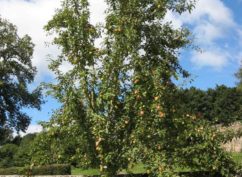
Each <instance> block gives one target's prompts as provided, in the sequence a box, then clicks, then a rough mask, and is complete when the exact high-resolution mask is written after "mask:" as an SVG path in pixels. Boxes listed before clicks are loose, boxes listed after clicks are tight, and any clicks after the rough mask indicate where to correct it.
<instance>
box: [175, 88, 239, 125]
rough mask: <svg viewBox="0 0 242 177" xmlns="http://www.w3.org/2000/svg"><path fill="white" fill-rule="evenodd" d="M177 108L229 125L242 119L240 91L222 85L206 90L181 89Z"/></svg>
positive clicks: (212, 122) (216, 122)
mask: <svg viewBox="0 0 242 177" xmlns="http://www.w3.org/2000/svg"><path fill="white" fill-rule="evenodd" d="M177 101H179V102H180V105H179V107H180V108H179V109H181V110H183V111H184V112H185V113H187V114H193V115H196V116H197V117H200V118H203V119H206V120H208V121H209V122H211V124H223V125H226V126H227V125H229V124H231V123H234V122H236V121H240V120H242V107H241V105H242V91H241V90H238V89H237V88H235V87H234V88H230V87H226V86H224V85H221V86H216V87H215V88H214V89H208V90H206V91H204V90H200V89H197V88H194V87H192V88H189V89H181V90H180V91H179V95H178V97H177Z"/></svg>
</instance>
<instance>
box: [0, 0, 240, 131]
mask: <svg viewBox="0 0 242 177" xmlns="http://www.w3.org/2000/svg"><path fill="white" fill-rule="evenodd" d="M90 4H91V13H92V16H91V21H92V23H97V22H103V19H104V10H105V7H106V6H105V3H104V2H103V0H90ZM59 6H60V0H31V1H26V0H0V14H1V16H2V17H3V18H6V19H8V20H9V21H10V22H12V23H14V24H16V26H17V27H18V31H19V35H24V34H28V35H30V36H31V37H32V39H33V42H34V43H35V44H36V47H35V53H34V56H33V64H34V65H35V66H36V67H37V68H38V74H37V77H36V81H35V83H34V84H32V85H31V86H30V89H31V88H34V87H36V86H37V85H38V84H39V83H41V82H52V81H54V75H53V73H51V72H50V71H49V70H48V64H49V60H48V57H47V55H51V56H52V57H55V56H57V55H58V53H59V51H58V48H57V47H56V46H49V47H47V46H46V42H47V43H48V42H50V41H51V40H52V37H50V36H46V34H45V32H44V31H43V26H44V25H45V24H46V23H47V21H48V20H50V19H51V17H52V16H53V14H54V12H55V9H56V8H58V7H59ZM241 9H242V0H198V2H197V5H196V8H195V9H194V11H193V12H192V14H187V13H186V14H183V15H182V16H179V15H177V14H174V13H171V12H168V14H167V16H166V20H167V21H172V22H173V25H174V27H175V28H179V27H181V26H187V27H189V28H190V29H191V31H192V33H193V35H194V37H195V39H194V44H195V45H197V46H199V48H200V49H201V51H202V52H197V51H194V50H183V51H182V54H181V57H180V62H181V64H182V66H183V67H184V68H185V69H187V70H188V71H189V72H190V73H191V75H192V77H191V78H192V79H193V80H194V81H193V82H192V83H191V84H188V85H186V86H195V87H198V88H201V89H207V88H214V87H215V86H216V85H221V84H224V85H227V86H231V87H233V86H234V85H235V82H236V80H235V77H234V73H235V72H236V71H237V70H238V68H239V66H240V61H241V59H242V18H241V17H242V11H241ZM70 67H71V66H70V64H65V65H63V67H62V70H63V71H67V70H68V69H70ZM46 101H47V102H46V104H44V105H43V106H42V110H41V111H37V110H32V109H31V110H25V111H26V112H27V113H28V114H29V115H30V116H32V117H33V121H32V125H31V126H30V128H29V130H28V132H33V131H39V130H40V127H39V126H37V125H36V124H37V122H38V121H42V120H48V119H49V117H50V116H51V113H52V110H54V109H56V108H58V106H59V104H58V103H57V102H56V101H55V100H54V99H53V98H50V97H46Z"/></svg>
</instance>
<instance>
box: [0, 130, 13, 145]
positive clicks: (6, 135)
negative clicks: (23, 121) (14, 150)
mask: <svg viewBox="0 0 242 177" xmlns="http://www.w3.org/2000/svg"><path fill="white" fill-rule="evenodd" d="M12 139H13V132H12V130H10V129H9V128H4V127H2V128H0V146H2V145H3V144H6V143H9V142H10V141H11V140H12Z"/></svg>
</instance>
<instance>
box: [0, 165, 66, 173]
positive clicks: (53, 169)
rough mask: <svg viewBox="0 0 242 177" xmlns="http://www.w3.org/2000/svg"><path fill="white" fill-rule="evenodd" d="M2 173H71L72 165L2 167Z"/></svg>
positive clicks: (0, 170) (0, 171)
mask: <svg viewBox="0 0 242 177" xmlns="http://www.w3.org/2000/svg"><path fill="white" fill-rule="evenodd" d="M0 175H27V176H30V175H71V166H70V165H66V164H61V165H60V164H58V165H46V166H40V167H33V168H32V169H31V168H21V167H12V168H4V169H0Z"/></svg>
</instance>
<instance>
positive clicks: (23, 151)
mask: <svg viewBox="0 0 242 177" xmlns="http://www.w3.org/2000/svg"><path fill="white" fill-rule="evenodd" d="M35 137H36V134H27V135H25V136H24V137H20V136H17V137H15V138H14V139H12V140H11V141H9V142H8V143H7V144H3V145H2V146H1V147H0V168H6V167H24V166H26V165H30V164H31V150H32V147H33V142H34V139H35Z"/></svg>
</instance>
